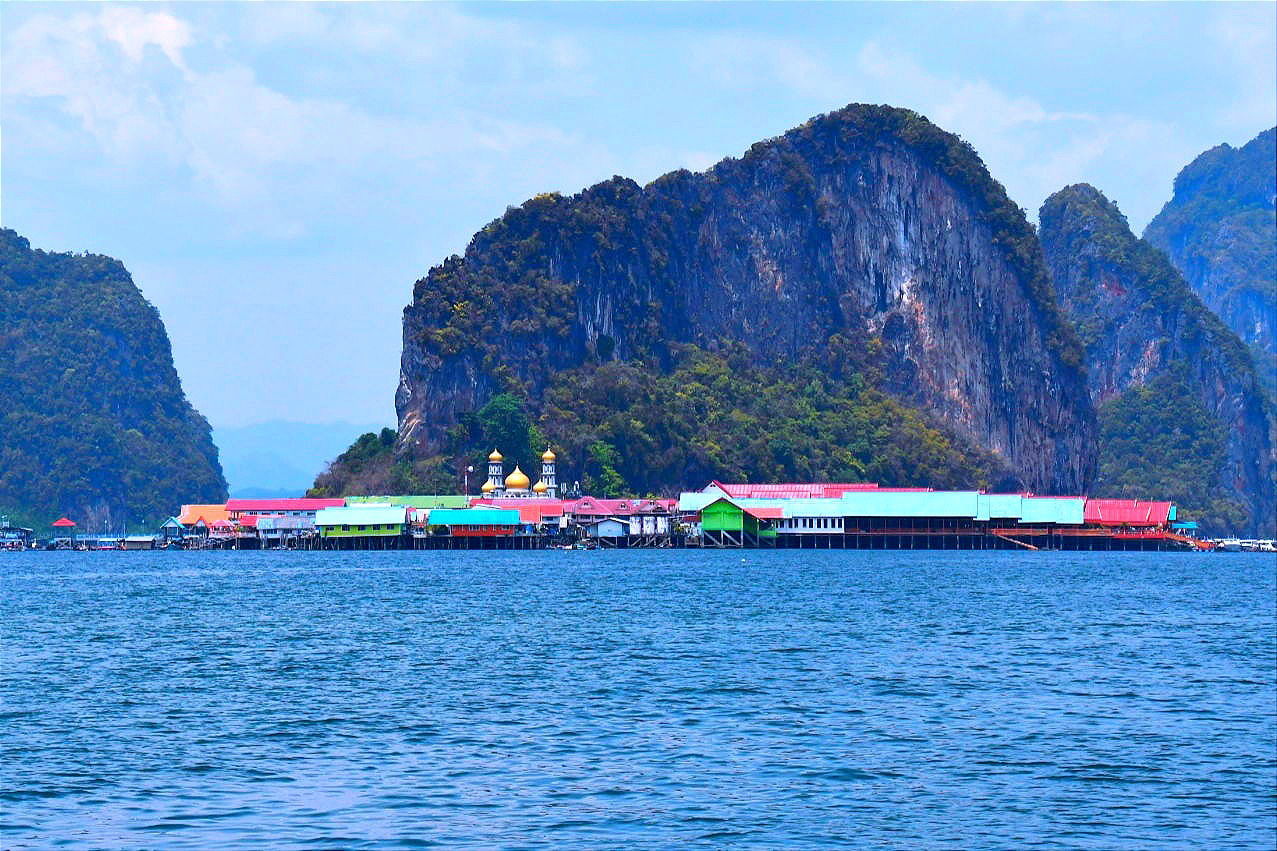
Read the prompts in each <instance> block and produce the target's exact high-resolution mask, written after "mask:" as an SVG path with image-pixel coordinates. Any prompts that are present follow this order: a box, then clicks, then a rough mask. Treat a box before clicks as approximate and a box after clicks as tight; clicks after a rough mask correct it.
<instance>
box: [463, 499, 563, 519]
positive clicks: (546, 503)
mask: <svg viewBox="0 0 1277 851" xmlns="http://www.w3.org/2000/svg"><path fill="white" fill-rule="evenodd" d="M470 505H471V507H473V506H476V505H488V506H491V507H493V508H514V509H518V511H519V516H520V517H524V516H525V515H524V514H523V511H524V509H527V508H535V509H536V510H537V518H538V519H539V518H541V517H559V516H560V515H562V514H563V500H561V499H535V498H524V497H510V498H503V497H496V498H486V497H479V498H475V499H472V500H470ZM526 516H527V517H531V516H532V514H531V513H529V514H527V515H526ZM523 522H525V523H535V522H537V521H536V520H524V521H523Z"/></svg>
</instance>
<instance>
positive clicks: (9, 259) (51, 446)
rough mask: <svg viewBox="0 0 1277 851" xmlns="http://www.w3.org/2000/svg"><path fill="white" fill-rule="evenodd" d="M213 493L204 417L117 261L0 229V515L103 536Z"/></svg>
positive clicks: (212, 456)
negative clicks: (34, 242)
mask: <svg viewBox="0 0 1277 851" xmlns="http://www.w3.org/2000/svg"><path fill="white" fill-rule="evenodd" d="M225 498H226V482H225V480H224V479H223V477H222V468H221V466H220V465H219V464H218V460H217V448H216V447H215V446H214V445H213V440H212V436H211V431H210V429H209V425H208V422H207V421H206V420H205V419H204V418H203V417H202V416H200V414H199V413H198V412H197V411H196V410H195V409H194V408H193V407H191V404H190V403H189V402H188V401H187V399H186V396H185V395H184V394H183V392H182V384H181V381H180V380H179V379H178V376H177V371H176V370H175V369H174V367H173V354H172V350H171V348H170V346H169V339H168V334H167V333H166V332H165V330H164V324H163V322H161V321H160V315H159V313H158V312H157V311H156V310H155V308H154V307H153V306H152V305H151V304H150V303H149V302H147V301H146V299H145V298H143V297H142V294H141V293H140V292H139V291H138V288H137V287H136V286H135V285H134V284H133V280H132V278H130V277H129V273H128V271H127V270H125V268H124V266H123V265H122V264H121V263H120V262H119V261H118V260H114V259H112V258H110V257H103V256H101V255H96V254H59V253H52V252H44V251H39V250H32V248H31V246H30V244H29V243H28V242H27V240H26V239H24V238H22V237H21V236H19V235H18V234H17V233H15V232H14V231H12V230H7V229H2V230H0V514H3V513H9V514H10V515H11V516H12V518H13V519H14V520H15V521H16V520H19V519H21V520H25V521H26V522H28V523H30V524H32V525H33V526H34V527H35V528H40V529H43V528H45V527H47V525H48V524H49V523H50V522H51V521H53V520H55V519H57V517H58V516H59V515H62V514H66V515H69V516H70V517H71V518H72V519H73V520H75V521H76V522H78V523H79V524H80V527H81V528H82V529H86V530H88V531H92V532H98V531H113V532H114V531H119V530H120V529H121V528H123V527H125V526H129V527H131V528H133V529H136V528H139V526H140V527H141V528H147V526H146V525H144V524H150V523H153V522H156V521H158V520H162V519H163V518H164V517H165V516H167V515H168V514H170V513H172V512H174V511H176V510H177V508H178V505H179V504H180V503H182V502H197V503H198V502H220V501H222V500H224V499H225ZM152 528H153V527H152Z"/></svg>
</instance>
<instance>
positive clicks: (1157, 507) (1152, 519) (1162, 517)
mask: <svg viewBox="0 0 1277 851" xmlns="http://www.w3.org/2000/svg"><path fill="white" fill-rule="evenodd" d="M1171 507H1172V506H1171V503H1169V502H1149V501H1147V500H1139V499H1088V500H1087V501H1086V511H1085V514H1084V516H1085V519H1086V522H1087V523H1090V524H1093V525H1098V526H1160V525H1163V524H1165V523H1167V522H1168V521H1169V520H1170V516H1171Z"/></svg>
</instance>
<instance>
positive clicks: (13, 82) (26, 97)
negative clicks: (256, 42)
mask: <svg viewBox="0 0 1277 851" xmlns="http://www.w3.org/2000/svg"><path fill="white" fill-rule="evenodd" d="M390 14H391V15H392V16H393V15H396V14H399V13H398V12H397V11H395V10H391V12H390ZM345 15H346V12H345V10H338V15H333V14H328V13H325V12H320V11H317V9H316V7H312V6H303V5H299V4H283V5H267V6H265V7H264V8H263V15H262V16H261V17H260V19H259V18H255V19H254V22H255V23H261V24H262V26H261V27H260V32H259V35H258V37H259V38H262V39H265V40H287V39H293V40H294V41H293V43H296V40H297V39H301V40H303V41H305V40H307V39H325V38H330V37H331V38H335V39H336V40H337V41H338V42H340V43H346V44H351V45H355V46H357V47H358V48H359V49H361V50H368V51H373V50H377V49H382V48H393V49H394V50H399V51H403V52H415V53H420V52H421V51H423V50H429V46H430V44H446V45H450V47H449V48H448V49H450V50H456V49H461V48H459V47H458V45H464V44H465V42H466V40H467V39H476V38H487V37H489V36H491V35H492V34H493V32H494V28H492V27H488V26H486V25H484V24H483V22H475V21H470V20H469V19H467V18H465V17H464V16H461V15H459V14H457V13H456V12H453V11H450V10H443V9H439V10H434V9H432V10H430V15H429V16H428V17H429V19H430V20H429V23H430V24H431V25H432V26H436V27H438V29H436V30H435V31H434V32H433V37H432V38H431V39H424V38H415V37H414V34H413V33H409V32H407V31H406V30H404V29H401V28H399V27H397V26H395V25H394V20H393V17H392V19H390V20H385V19H373V18H368V19H362V18H349V19H347V18H344V17H343V16H345ZM255 29H256V28H255ZM495 30H496V31H497V34H498V35H500V37H501V38H504V39H516V40H517V39H522V37H521V36H516V33H515V31H514V30H513V29H512V28H511V27H510V26H508V25H502V26H500V27H497V28H495ZM417 35H420V33H417ZM198 40H199V34H198V32H195V31H193V28H192V27H191V26H190V25H189V24H188V23H186V22H185V21H182V20H179V19H178V18H175V17H174V16H173V15H170V14H168V13H166V12H151V11H146V10H143V9H138V8H133V7H104V8H102V9H100V10H99V11H97V12H96V13H77V14H75V15H72V16H70V17H69V18H68V17H65V16H59V15H36V16H33V17H31V18H29V19H27V20H26V21H24V22H23V23H22V24H21V25H20V26H19V27H18V28H17V29H16V30H15V31H13V32H12V33H11V34H10V36H9V38H8V39H7V43H6V49H5V78H6V86H5V91H4V97H5V101H6V103H7V104H8V105H9V106H13V105H15V104H19V105H27V104H30V103H32V102H33V101H37V100H38V101H42V102H47V103H52V104H54V105H55V106H56V109H57V110H58V111H60V112H61V113H62V114H63V115H65V116H66V117H67V118H69V119H71V121H72V122H73V123H74V124H75V125H78V126H79V128H80V129H81V130H82V131H83V132H84V133H85V134H87V135H88V137H89V138H91V139H92V140H93V142H94V144H95V145H96V146H97V147H98V148H99V150H100V152H101V156H102V157H103V158H104V160H105V162H106V163H107V164H108V167H110V168H123V169H133V170H134V171H136V172H138V173H139V176H141V175H142V174H145V176H147V177H149V178H151V179H155V178H157V177H159V176H161V175H160V172H161V171H162V172H164V176H166V177H167V178H168V179H170V180H173V181H181V180H184V179H189V181H190V184H191V186H192V188H193V189H194V190H195V192H196V193H197V194H199V195H201V196H203V197H204V198H205V199H206V200H207V201H209V202H211V203H214V204H216V205H219V206H221V207H222V208H224V209H226V210H229V211H233V212H234V213H235V215H234V216H233V217H231V220H233V221H234V222H235V223H236V225H235V227H236V228H239V229H251V230H255V231H258V232H262V233H265V234H269V235H274V236H278V237H285V238H289V237H295V236H298V235H300V234H301V233H303V232H304V231H305V229H306V227H307V220H308V219H309V218H311V217H312V216H313V215H314V213H315V210H316V209H323V208H325V207H331V206H333V205H334V204H341V205H343V206H346V205H348V204H350V203H356V204H357V203H359V201H360V199H353V198H351V197H350V196H349V194H345V195H344V197H343V194H344V193H349V190H350V186H351V184H352V183H353V184H355V185H360V184H364V185H367V184H368V183H375V182H377V181H381V182H382V184H383V185H385V186H393V187H402V186H403V185H405V183H407V182H409V181H405V180H403V178H405V177H406V176H408V175H410V174H421V173H432V172H439V171H440V170H441V169H445V168H446V165H445V163H446V162H448V161H449V160H452V161H456V160H460V159H467V160H470V168H468V169H467V170H464V171H460V172H457V171H453V172H452V173H450V174H448V178H449V179H450V180H453V181H460V182H464V181H465V180H466V179H467V177H470V178H475V179H482V178H483V176H484V175H486V174H490V173H491V172H492V170H493V167H494V165H495V162H494V161H501V160H509V159H510V158H512V157H517V156H519V155H520V153H526V152H529V151H532V150H537V151H540V152H542V154H543V158H542V160H541V161H539V162H538V163H537V164H536V165H535V166H534V167H532V168H530V169H528V171H529V173H530V174H541V175H543V176H545V177H546V178H547V179H550V177H551V176H550V175H549V174H546V172H547V168H546V167H547V166H551V165H555V166H559V167H561V173H560V175H559V176H560V177H561V176H562V174H567V175H573V174H575V175H579V176H580V179H581V180H582V182H583V183H584V182H589V181H591V180H592V179H594V178H595V174H594V173H591V172H590V171H588V166H589V165H590V164H595V165H598V166H599V167H602V163H603V162H605V161H606V160H607V159H608V157H607V156H606V154H604V153H603V152H602V151H601V150H599V148H598V146H592V145H589V144H587V143H585V142H583V141H581V140H579V139H577V138H575V137H574V136H572V135H571V134H568V133H565V132H563V131H561V130H559V129H558V128H556V127H555V126H553V125H551V124H544V123H528V122H523V121H518V120H513V119H510V118H506V117H500V116H489V115H485V114H483V113H482V112H476V111H474V110H472V109H469V108H467V106H466V105H465V104H464V103H463V102H462V101H461V100H460V99H457V101H456V102H454V103H452V104H451V105H450V106H449V108H447V109H440V110H435V111H432V112H431V114H429V115H428V116H425V117H420V116H415V115H413V114H410V113H403V112H394V113H390V114H386V115H382V114H378V113H376V112H373V111H370V110H368V109H366V108H363V107H361V106H360V105H358V104H355V103H350V102H347V101H344V100H340V99H336V98H327V97H322V96H320V97H314V96H296V95H290V94H286V93H284V92H283V91H281V90H279V89H277V88H273V87H271V86H269V85H267V84H265V83H264V82H262V81H261V80H260V79H259V77H258V75H257V73H256V72H255V71H254V70H253V68H251V67H249V66H248V65H245V64H242V63H239V62H236V61H232V60H230V59H228V58H226V57H225V56H224V55H223V54H221V53H217V52H215V54H214V55H215V61H216V62H217V64H215V65H214V66H213V67H201V66H199V65H198V64H195V65H192V64H191V63H188V61H187V53H188V52H189V48H191V47H192V45H194V44H197V43H198ZM544 47H545V49H546V54H547V56H548V58H547V59H546V62H548V63H549V64H551V65H553V66H555V67H568V66H573V65H576V64H579V63H580V62H581V61H582V58H581V55H580V54H579V53H578V52H577V51H576V48H575V46H574V44H573V43H571V42H570V41H569V40H565V39H557V40H554V41H552V42H550V43H549V44H548V45H544ZM152 49H153V50H154V51H155V53H154V55H153V56H149V55H148V50H152ZM157 61H158V62H159V63H160V64H159V65H157V64H156V63H157ZM422 76H423V77H424V78H425V79H427V80H428V82H429V83H430V84H432V85H439V84H440V83H439V80H437V79H434V78H431V77H430V76H429V75H428V74H423V75H422ZM6 112H7V113H9V114H10V115H12V114H15V113H16V114H17V115H18V117H19V120H20V121H25V122H26V126H27V127H34V126H35V124H36V123H37V122H38V121H43V122H45V123H47V122H48V120H49V119H48V118H46V117H39V118H37V116H36V115H35V114H31V115H28V114H26V113H27V110H23V109H7V110H6ZM31 112H33V113H34V112H36V111H35V110H32V111H31ZM570 188H576V187H570ZM364 203H372V202H371V199H365V200H364Z"/></svg>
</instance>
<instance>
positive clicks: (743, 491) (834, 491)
mask: <svg viewBox="0 0 1277 851" xmlns="http://www.w3.org/2000/svg"><path fill="white" fill-rule="evenodd" d="M713 484H714V485H715V486H716V487H717V488H718V489H719V490H721V491H722V492H723V493H725V494H727V495H728V496H731V497H735V498H736V499H805V498H823V497H840V496H842V495H843V494H844V493H847V492H848V491H871V490H877V489H878V486H877V485H876V484H873V483H872V482H843V483H836V482H835V483H828V482H786V483H781V484H759V485H756V484H748V483H741V484H734V485H728V484H723V483H722V482H719V481H715V482H714V483H713Z"/></svg>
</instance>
